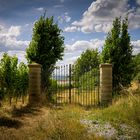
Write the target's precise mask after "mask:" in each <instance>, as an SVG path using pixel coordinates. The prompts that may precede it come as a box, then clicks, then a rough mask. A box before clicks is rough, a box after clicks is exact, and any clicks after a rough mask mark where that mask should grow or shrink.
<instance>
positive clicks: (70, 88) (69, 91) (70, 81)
mask: <svg viewBox="0 0 140 140" xmlns="http://www.w3.org/2000/svg"><path fill="white" fill-rule="evenodd" d="M69 102H70V103H71V64H69Z"/></svg>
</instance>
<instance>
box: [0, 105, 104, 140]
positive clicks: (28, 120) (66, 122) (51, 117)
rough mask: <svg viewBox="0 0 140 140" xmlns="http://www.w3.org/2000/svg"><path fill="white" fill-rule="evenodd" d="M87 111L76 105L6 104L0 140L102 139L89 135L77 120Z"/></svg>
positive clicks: (1, 120)
mask: <svg viewBox="0 0 140 140" xmlns="http://www.w3.org/2000/svg"><path fill="white" fill-rule="evenodd" d="M5 108H6V107H5ZM1 112H5V110H2V109H1ZM86 114H87V111H85V110H84V109H83V108H81V107H78V106H77V107H76V106H65V107H61V108H60V107H59V108H58V107H53V108H47V107H42V108H28V107H27V106H23V107H20V106H18V107H14V108H12V107H11V108H9V107H8V108H7V111H6V113H5V115H3V117H1V118H0V140H103V138H100V137H95V135H94V134H90V135H89V134H88V132H87V129H86V128H85V127H84V126H83V125H82V124H81V123H80V119H81V118H82V117H83V116H85V115H86ZM4 116H8V117H4Z"/></svg>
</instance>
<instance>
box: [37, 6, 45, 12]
mask: <svg viewBox="0 0 140 140" xmlns="http://www.w3.org/2000/svg"><path fill="white" fill-rule="evenodd" d="M36 10H37V11H40V12H42V11H44V8H43V7H39V8H36Z"/></svg>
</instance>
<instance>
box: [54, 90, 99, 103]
mask: <svg viewBox="0 0 140 140" xmlns="http://www.w3.org/2000/svg"><path fill="white" fill-rule="evenodd" d="M56 98H57V103H69V102H70V100H69V90H68V89H67V90H63V91H58V93H57V94H56ZM98 102H99V93H98V90H91V91H87V90H81V91H79V90H78V89H76V88H75V89H71V103H72V104H79V105H82V106H93V105H97V104H98Z"/></svg>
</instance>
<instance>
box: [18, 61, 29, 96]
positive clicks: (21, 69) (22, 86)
mask: <svg viewBox="0 0 140 140" xmlns="http://www.w3.org/2000/svg"><path fill="white" fill-rule="evenodd" d="M16 77H17V78H16V94H17V95H16V96H18V97H21V96H25V95H26V94H27V90H28V67H27V65H25V64H24V63H23V62H21V63H20V64H19V66H18V69H17V76H16Z"/></svg>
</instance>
